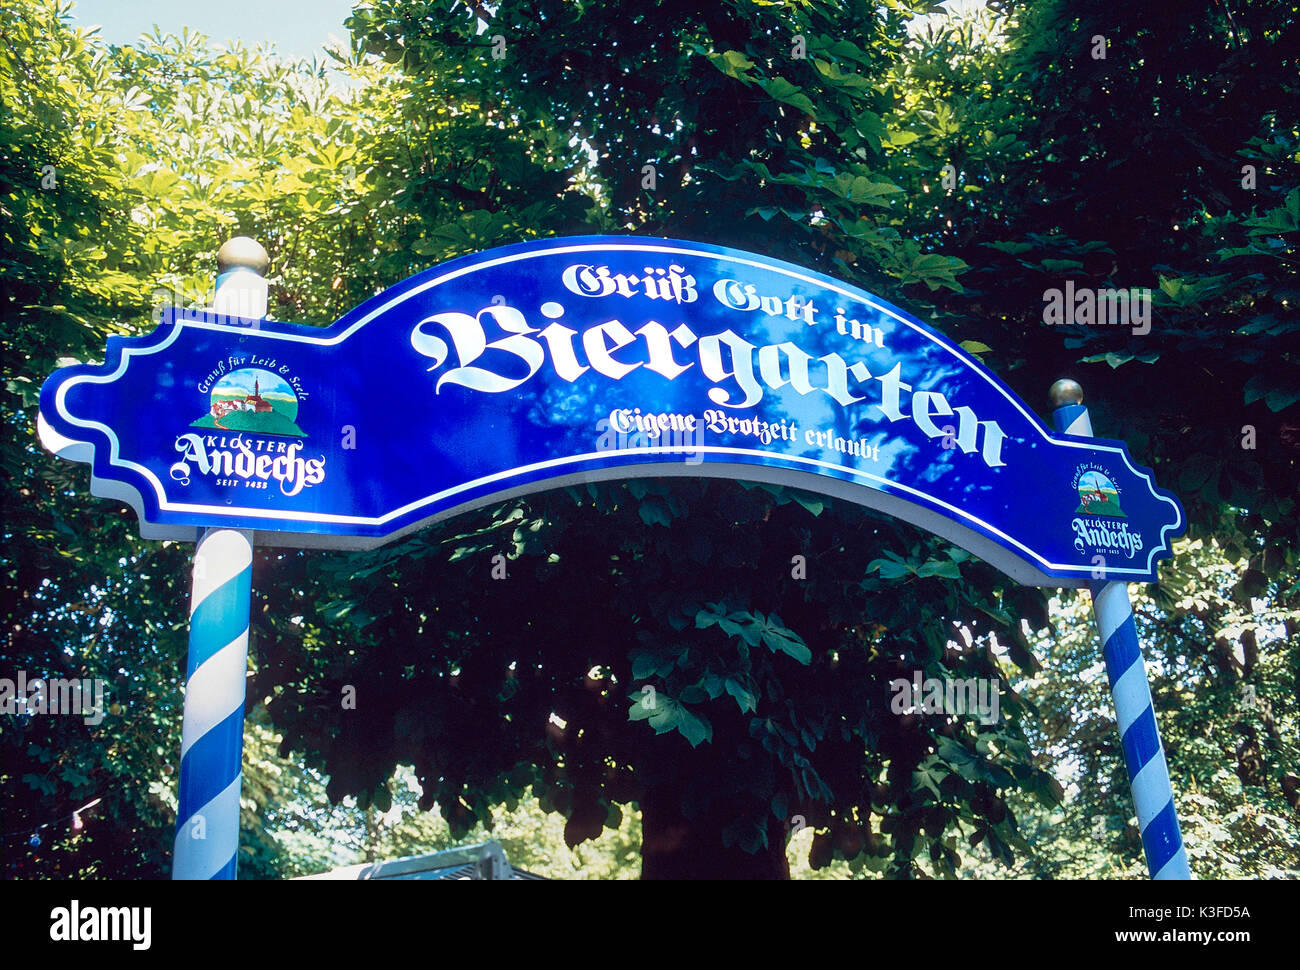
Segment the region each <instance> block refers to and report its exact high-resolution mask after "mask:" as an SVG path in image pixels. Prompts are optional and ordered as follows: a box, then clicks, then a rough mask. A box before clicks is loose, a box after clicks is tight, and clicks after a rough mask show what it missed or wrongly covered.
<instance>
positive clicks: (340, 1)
mask: <svg viewBox="0 0 1300 970" xmlns="http://www.w3.org/2000/svg"><path fill="white" fill-rule="evenodd" d="M352 4H353V0H215V2H214V0H204V2H199V0H76V5H75V6H74V7H73V9H72V16H73V20H74V22H75V23H76V25H77V26H79V27H91V26H99V27H100V28H101V29H100V36H101V37H103V39H104V40H105V41H107V42H108V43H110V44H134V43H135V42H136V41H137V40H139V38H140V35H141V34H145V33H152V32H153V27H154V25H155V24H157V25H158V26H159V27H161V28H162V30H163V32H164V33H172V34H179V33H180V32H181V28H182V27H190V28H192V29H196V30H199V31H200V32H202V33H204V34H207V35H208V36H209V37H210V38H212V40H213V41H215V42H216V43H224V42H225V41H228V40H239V41H243V42H244V44H246V45H247V46H249V47H255V46H257V45H258V44H259V43H263V42H270V43H274V44H275V47H276V50H277V52H278V53H279V54H280V55H281V56H284V57H311V56H313V55H318V54H320V53H321V51H322V49H323V48H324V47H325V45H326V44H329V43H332V42H346V40H347V38H348V32H347V30H345V29H344V27H343V21H344V20H345V19H346V18H347V17H348V15H349V14H350V13H351V12H352Z"/></svg>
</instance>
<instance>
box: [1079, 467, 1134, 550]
mask: <svg viewBox="0 0 1300 970" xmlns="http://www.w3.org/2000/svg"><path fill="white" fill-rule="evenodd" d="M1074 490H1075V492H1077V493H1078V495H1079V507H1078V508H1077V509H1075V510H1074V518H1073V519H1072V520H1071V522H1070V527H1071V529H1072V530H1073V531H1074V548H1075V549H1077V550H1078V551H1079V553H1080V554H1083V555H1089V554H1094V553H1095V554H1101V555H1103V556H1123V557H1125V558H1128V559H1132V558H1133V557H1134V556H1136V555H1137V554H1138V553H1139V552H1141V551H1142V548H1143V545H1144V544H1143V542H1142V535H1141V534H1140V533H1139V532H1134V531H1131V530H1130V529H1129V523H1128V522H1127V521H1106V520H1107V519H1110V520H1126V519H1127V518H1128V516H1127V515H1125V514H1124V510H1123V509H1122V508H1121V507H1120V504H1119V489H1118V488H1116V487H1115V483H1114V482H1112V481H1111V480H1110V476H1108V475H1107V474H1106V472H1105V470H1104V469H1103V468H1102V467H1101V466H1099V465H1091V464H1087V465H1080V466H1079V468H1078V470H1077V471H1075V473H1074Z"/></svg>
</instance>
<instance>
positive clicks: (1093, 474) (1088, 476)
mask: <svg viewBox="0 0 1300 970" xmlns="http://www.w3.org/2000/svg"><path fill="white" fill-rule="evenodd" d="M1074 488H1075V491H1077V492H1078V493H1079V507H1078V508H1077V509H1075V510H1074V511H1075V513H1076V514H1077V513H1079V512H1086V513H1087V514H1088V515H1104V516H1106V517H1108V518H1111V519H1127V518H1128V516H1127V515H1125V514H1124V510H1123V509H1122V508H1120V505H1119V489H1118V488H1116V487H1115V483H1114V482H1112V481H1111V480H1110V479H1109V478H1107V477H1106V476H1105V475H1104V474H1102V473H1101V472H1100V471H1098V470H1096V469H1089V470H1087V471H1084V472H1082V473H1081V474H1079V475H1078V476H1077V477H1076V478H1075V480H1074Z"/></svg>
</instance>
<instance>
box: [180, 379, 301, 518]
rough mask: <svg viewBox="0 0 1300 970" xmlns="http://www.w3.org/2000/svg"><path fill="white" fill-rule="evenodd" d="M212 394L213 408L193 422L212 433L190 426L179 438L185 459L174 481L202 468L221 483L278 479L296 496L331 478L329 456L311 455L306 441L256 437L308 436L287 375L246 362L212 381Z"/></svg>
mask: <svg viewBox="0 0 1300 970" xmlns="http://www.w3.org/2000/svg"><path fill="white" fill-rule="evenodd" d="M219 370H220V368H218V371H219ZM212 376H213V377H215V376H216V375H215V373H214V374H213V375H212ZM291 379H292V378H291ZM295 383H296V380H295ZM206 386H207V385H206V383H205V384H204V385H201V386H200V388H199V389H200V390H204V389H205V387H206ZM304 396H306V395H305V393H304ZM208 400H209V404H210V406H209V408H208V413H207V414H205V415H204V416H203V417H201V418H199V419H198V420H197V421H192V422H190V427H191V428H198V429H200V430H203V431H210V432H212V433H211V434H197V433H195V432H189V433H188V434H183V435H179V436H178V437H177V438H176V450H177V451H178V452H179V453H180V460H179V461H177V462H176V463H175V464H173V465H172V466H171V468H170V469H169V472H170V474H171V477H172V480H173V481H176V482H179V483H180V484H182V485H189V484H190V481H191V477H192V476H193V475H195V474H196V473H197V474H200V475H203V476H208V477H210V478H212V479H214V480H215V482H216V484H217V485H218V486H221V487H233V486H241V485H242V486H243V487H245V488H250V489H265V488H270V487H273V485H278V486H279V488H280V491H281V492H282V493H284V495H286V496H289V497H292V496H294V495H297V494H298V493H299V492H301V491H302V490H303V489H304V488H307V487H309V486H312V485H319V484H320V483H321V482H323V481H324V480H325V456H324V455H320V456H319V457H317V458H308V457H306V456H305V455H304V454H302V451H303V447H304V442H303V441H288V442H286V441H283V440H280V441H275V440H269V439H268V438H266V437H255V436H261V435H267V436H270V437H271V438H281V439H284V438H300V439H305V438H306V437H307V432H305V431H303V430H302V429H301V428H299V427H298V424H297V421H298V394H297V392H296V391H294V389H293V387H291V386H290V385H289V382H288V381H285V380H284V378H282V377H279V376H278V375H276V374H274V373H272V372H271V371H269V370H263V369H261V368H257V367H242V368H240V369H239V370H235V371H231V372H230V373H229V374H226V375H225V376H223V377H222V378H221V379H220V380H217V381H216V382H215V383H214V384H212V387H211V391H210V392H209V395H208Z"/></svg>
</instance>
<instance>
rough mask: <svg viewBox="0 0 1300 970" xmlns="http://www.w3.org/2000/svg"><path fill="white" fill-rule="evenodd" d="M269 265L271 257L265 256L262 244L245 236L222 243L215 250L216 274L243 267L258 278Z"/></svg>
mask: <svg viewBox="0 0 1300 970" xmlns="http://www.w3.org/2000/svg"><path fill="white" fill-rule="evenodd" d="M270 265H271V257H270V256H268V255H267V254H266V250H265V249H263V248H262V244H261V243H260V242H258V241H257V240H256V239H250V238H248V237H247V236H236V237H235V238H234V239H228V240H226V241H225V242H224V243H222V245H221V248H220V249H218V250H217V272H218V273H224V272H226V270H229V269H235V268H236V267H243V268H244V269H251V270H252V271H253V272H254V273H256V274H257V275H258V276H261V275H262V274H263V273H265V272H266V268H267V267H268V266H270Z"/></svg>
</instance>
